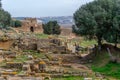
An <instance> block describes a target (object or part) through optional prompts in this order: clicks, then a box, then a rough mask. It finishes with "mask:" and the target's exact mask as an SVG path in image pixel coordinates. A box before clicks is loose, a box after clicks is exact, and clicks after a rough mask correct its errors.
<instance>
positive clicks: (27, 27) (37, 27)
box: [20, 18, 43, 33]
mask: <svg viewBox="0 0 120 80" xmlns="http://www.w3.org/2000/svg"><path fill="white" fill-rule="evenodd" d="M21 22H22V27H21V28H20V29H21V30H22V31H25V32H34V33H43V29H42V21H40V20H39V21H38V20H37V19H36V18H25V19H24V20H21Z"/></svg>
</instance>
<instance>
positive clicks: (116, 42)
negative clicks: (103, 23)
mask: <svg viewBox="0 0 120 80" xmlns="http://www.w3.org/2000/svg"><path fill="white" fill-rule="evenodd" d="M117 40H118V38H117V34H116V37H115V48H117V44H118V41H117Z"/></svg>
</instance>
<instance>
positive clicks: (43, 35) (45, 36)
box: [35, 34, 49, 39]
mask: <svg viewBox="0 0 120 80" xmlns="http://www.w3.org/2000/svg"><path fill="white" fill-rule="evenodd" d="M35 35H36V37H37V38H40V39H46V38H48V36H49V35H47V34H35Z"/></svg>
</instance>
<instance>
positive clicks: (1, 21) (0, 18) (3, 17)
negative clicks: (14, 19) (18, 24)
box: [0, 0, 11, 28]
mask: <svg viewBox="0 0 120 80" xmlns="http://www.w3.org/2000/svg"><path fill="white" fill-rule="evenodd" d="M10 22H11V15H10V14H9V12H7V11H5V10H4V9H3V8H2V4H1V0H0V26H2V27H3V28H5V27H7V26H10Z"/></svg>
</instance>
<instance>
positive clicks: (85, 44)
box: [80, 40, 97, 47]
mask: <svg viewBox="0 0 120 80" xmlns="http://www.w3.org/2000/svg"><path fill="white" fill-rule="evenodd" d="M94 44H97V41H96V40H83V41H81V43H80V45H81V46H83V47H88V46H92V45H94Z"/></svg>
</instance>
